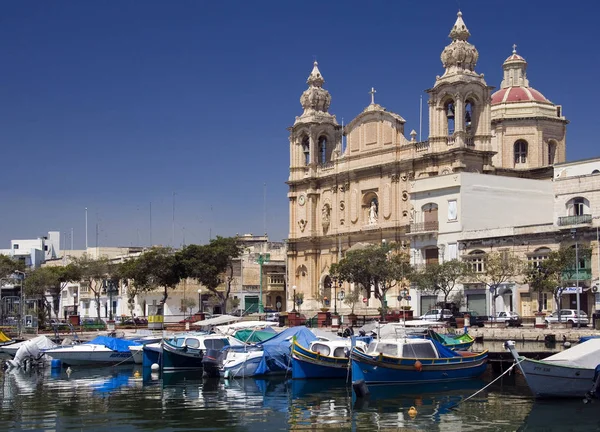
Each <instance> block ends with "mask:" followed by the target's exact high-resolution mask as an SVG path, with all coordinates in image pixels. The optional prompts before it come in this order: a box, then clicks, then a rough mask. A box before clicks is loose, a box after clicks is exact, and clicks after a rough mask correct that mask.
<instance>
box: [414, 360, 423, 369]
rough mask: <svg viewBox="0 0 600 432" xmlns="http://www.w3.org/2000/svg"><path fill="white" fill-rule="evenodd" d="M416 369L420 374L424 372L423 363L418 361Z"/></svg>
mask: <svg viewBox="0 0 600 432" xmlns="http://www.w3.org/2000/svg"><path fill="white" fill-rule="evenodd" d="M415 369H416V370H418V371H419V372H421V371H422V370H423V363H421V362H420V361H419V360H417V361H416V362H415Z"/></svg>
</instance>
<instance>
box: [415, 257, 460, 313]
mask: <svg viewBox="0 0 600 432" xmlns="http://www.w3.org/2000/svg"><path fill="white" fill-rule="evenodd" d="M467 271H468V269H467V265H466V264H465V263H464V262H462V261H459V260H456V259H453V260H450V261H445V262H443V263H442V264H438V263H431V264H427V266H426V267H425V268H424V269H423V270H421V271H419V272H416V273H414V275H413V278H412V281H413V282H414V283H416V285H417V287H418V288H419V289H421V290H425V291H429V292H433V293H435V294H439V293H442V294H443V295H444V306H445V305H446V303H448V296H449V295H450V293H451V292H452V290H454V288H455V287H456V284H457V283H459V281H460V279H462V278H463V277H464V276H465V275H467Z"/></svg>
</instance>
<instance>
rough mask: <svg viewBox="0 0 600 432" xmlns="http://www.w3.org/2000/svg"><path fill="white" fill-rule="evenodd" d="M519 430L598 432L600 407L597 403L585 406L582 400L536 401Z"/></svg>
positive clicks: (599, 428) (522, 431)
mask: <svg viewBox="0 0 600 432" xmlns="http://www.w3.org/2000/svg"><path fill="white" fill-rule="evenodd" d="M567 424H569V425H570V426H567ZM517 430H518V431H520V432H525V431H527V432H530V431H540V432H541V431H543V432H550V431H575V430H577V431H597V430H600V415H599V412H598V406H597V405H596V404H595V403H591V404H584V403H583V402H582V401H581V400H580V399H571V400H569V399H560V400H558V399H555V400H536V401H535V403H534V404H533V406H532V407H531V411H530V412H529V414H528V415H527V417H526V418H525V421H524V422H523V425H522V426H521V427H520V428H519V429H517Z"/></svg>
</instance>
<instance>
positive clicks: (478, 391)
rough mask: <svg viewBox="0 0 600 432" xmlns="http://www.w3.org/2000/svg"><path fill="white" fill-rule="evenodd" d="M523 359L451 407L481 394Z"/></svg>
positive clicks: (452, 407) (453, 407)
mask: <svg viewBox="0 0 600 432" xmlns="http://www.w3.org/2000/svg"><path fill="white" fill-rule="evenodd" d="M523 360H525V358H522V359H521V360H519V361H518V362H515V363H514V364H513V365H512V366H511V367H509V368H508V369H506V370H505V371H504V372H502V373H501V374H500V376H498V377H497V378H496V379H494V380H493V381H492V382H490V383H488V384H487V385H485V386H484V387H482V388H480V389H479V390H477V391H476V392H475V393H473V394H472V395H471V396H469V397H468V398H466V399H463V400H461V401H460V402H457V403H456V404H454V405H453V406H451V407H450V409H455V408H456V407H457V406H459V405H460V404H461V403H463V402H466V401H468V400H469V399H471V398H472V397H473V396H475V395H477V394H479V393H480V392H482V391H483V390H485V389H486V388H488V387H489V386H491V385H492V384H494V383H495V382H496V381H498V380H499V379H500V378H502V377H503V376H504V375H506V374H507V373H508V372H510V371H511V370H512V369H513V368H514V367H515V366H517V365H518V364H519V363H521V362H522V361H523Z"/></svg>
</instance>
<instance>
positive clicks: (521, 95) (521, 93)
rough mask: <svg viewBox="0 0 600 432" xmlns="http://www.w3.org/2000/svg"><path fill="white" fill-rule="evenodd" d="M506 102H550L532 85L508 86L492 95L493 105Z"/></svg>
mask: <svg viewBox="0 0 600 432" xmlns="http://www.w3.org/2000/svg"><path fill="white" fill-rule="evenodd" d="M506 102H545V103H550V101H549V100H548V99H546V98H545V97H544V95H543V94H541V93H540V92H539V91H537V90H536V89H534V88H531V87H520V86H515V87H508V88H503V89H500V90H498V91H497V92H496V93H494V94H493V95H492V105H496V104H500V103H506Z"/></svg>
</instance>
